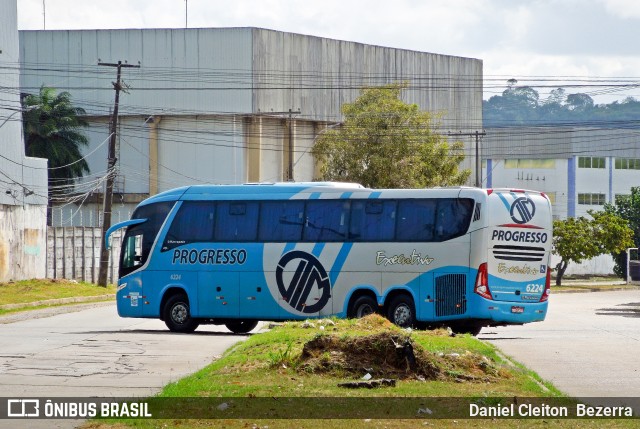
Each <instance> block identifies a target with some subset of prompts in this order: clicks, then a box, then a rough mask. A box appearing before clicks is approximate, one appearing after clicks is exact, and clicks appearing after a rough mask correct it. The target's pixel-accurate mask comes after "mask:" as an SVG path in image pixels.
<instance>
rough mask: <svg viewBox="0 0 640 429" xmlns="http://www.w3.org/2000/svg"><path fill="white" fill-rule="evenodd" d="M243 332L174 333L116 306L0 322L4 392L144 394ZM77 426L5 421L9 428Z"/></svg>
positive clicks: (179, 375)
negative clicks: (123, 313) (128, 316)
mask: <svg viewBox="0 0 640 429" xmlns="http://www.w3.org/2000/svg"><path fill="white" fill-rule="evenodd" d="M5 322H6V320H5ZM245 337H246V336H244V335H234V334H231V333H230V332H229V331H228V330H227V329H226V328H225V327H224V326H202V327H200V328H198V330H197V331H196V332H195V333H193V334H188V335H184V334H173V333H171V332H169V331H168V330H167V328H166V327H165V325H164V323H163V322H161V321H159V320H147V319H124V318H120V317H119V316H118V315H117V312H116V309H115V305H114V304H110V305H106V306H97V307H95V306H94V307H93V308H88V309H84V310H82V311H76V312H73V313H65V314H58V315H54V316H50V317H43V318H36V319H26V320H21V321H16V322H14V323H8V324H6V323H5V324H0V387H1V389H2V393H0V396H2V397H19V398H25V397H30V398H33V397H60V396H77V397H91V396H98V397H125V396H126V397H145V396H149V395H153V394H155V393H157V392H158V391H160V389H161V388H162V387H163V386H165V385H166V384H168V383H170V382H172V381H176V380H178V379H180V378H182V377H184V376H185V375H187V374H191V373H193V372H195V371H197V370H199V369H201V368H203V367H204V366H206V365H207V364H209V363H211V362H212V361H214V360H215V359H216V358H217V357H218V356H220V355H221V354H222V353H223V352H224V351H225V350H226V349H227V348H228V347H230V346H231V345H233V344H234V343H236V342H237V341H240V340H242V339H244V338H245ZM77 424H78V422H77V421H75V422H74V421H71V420H56V421H45V420H40V421H37V422H36V421H26V420H20V421H16V420H13V421H9V420H4V421H3V420H0V427H12V428H20V427H30V428H31V427H74V426H75V425H77ZM34 425H35V426H34Z"/></svg>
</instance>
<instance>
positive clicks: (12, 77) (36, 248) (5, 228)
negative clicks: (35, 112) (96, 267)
mask: <svg viewBox="0 0 640 429" xmlns="http://www.w3.org/2000/svg"><path fill="white" fill-rule="evenodd" d="M0 11H2V13H0V67H2V69H3V71H2V73H0V87H2V88H6V89H8V90H4V91H3V95H2V100H1V101H0V147H2V150H1V151H0V282H5V281H8V280H21V279H26V278H33V277H44V272H45V256H46V247H45V241H44V240H45V236H46V204H47V162H46V160H43V159H36V158H29V157H26V156H25V153H24V143H23V137H22V121H21V119H22V117H21V113H20V112H21V105H20V96H19V94H20V90H19V88H20V86H19V70H18V64H19V61H20V58H19V49H18V30H17V7H16V0H0Z"/></svg>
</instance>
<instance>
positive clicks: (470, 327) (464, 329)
mask: <svg viewBox="0 0 640 429" xmlns="http://www.w3.org/2000/svg"><path fill="white" fill-rule="evenodd" d="M450 328H451V330H452V331H453V332H454V333H456V334H469V335H472V336H474V337H477V336H478V334H480V331H481V330H482V326H479V325H475V324H472V323H462V324H459V325H453V326H450Z"/></svg>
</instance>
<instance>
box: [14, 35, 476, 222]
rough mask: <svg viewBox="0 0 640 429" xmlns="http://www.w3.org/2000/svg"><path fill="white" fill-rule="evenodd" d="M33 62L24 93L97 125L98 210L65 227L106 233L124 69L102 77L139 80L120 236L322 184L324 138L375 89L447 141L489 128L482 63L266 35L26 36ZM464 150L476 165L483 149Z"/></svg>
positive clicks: (128, 103) (91, 152)
mask: <svg viewBox="0 0 640 429" xmlns="http://www.w3.org/2000/svg"><path fill="white" fill-rule="evenodd" d="M20 53H21V55H22V59H23V63H22V74H21V88H22V91H23V92H30V93H31V92H36V91H37V90H38V89H39V87H40V86H41V85H47V86H52V87H55V88H57V89H58V90H60V91H62V90H66V91H69V92H70V93H71V94H72V101H73V102H74V104H76V105H78V106H80V107H83V108H84V109H85V110H86V111H87V113H88V115H89V120H90V123H91V127H90V129H88V135H89V137H90V140H91V144H90V147H89V148H86V149H85V150H84V152H83V153H84V154H85V156H86V157H87V158H86V159H87V161H88V163H89V166H90V168H91V175H90V176H89V177H87V178H86V179H85V180H84V183H83V184H81V185H79V186H77V192H78V193H80V194H81V195H84V196H86V199H83V200H81V201H78V202H77V203H75V204H69V205H66V206H64V207H62V208H58V209H56V210H54V212H53V216H54V218H53V220H54V224H55V225H65V226H69V225H84V226H92V225H99V223H100V218H99V217H100V212H101V210H102V207H101V205H100V202H101V200H102V195H101V194H102V192H103V191H102V186H103V183H102V182H103V180H102V179H103V177H104V175H105V174H106V165H107V164H106V158H107V139H108V136H109V131H108V129H109V115H110V111H111V108H112V106H113V100H114V91H113V87H112V82H113V81H115V69H114V68H113V67H106V66H99V65H98V63H117V62H118V61H122V62H125V61H126V62H127V63H128V64H130V65H139V66H140V68H126V69H123V71H122V78H123V80H124V81H125V82H126V83H127V84H128V85H129V86H130V89H129V91H128V93H127V94H125V93H122V94H121V97H120V106H119V110H120V115H119V117H120V125H119V129H118V147H117V152H118V155H117V158H118V160H117V166H118V177H117V179H116V188H115V190H116V194H115V197H114V203H115V205H114V213H113V216H112V222H117V221H119V220H124V219H127V218H128V217H129V215H130V213H131V210H132V208H133V207H135V204H136V203H137V202H139V201H140V200H142V199H143V198H146V197H147V196H149V195H153V194H156V193H157V192H160V191H164V190H167V189H170V188H173V187H176V186H182V185H188V184H197V183H244V182H262V181H280V180H289V179H293V180H298V181H306V180H311V179H313V178H314V160H313V159H312V156H311V155H310V149H311V147H312V146H313V144H314V141H315V139H316V137H317V136H318V134H319V133H321V132H323V130H325V129H326V128H327V127H331V126H333V125H334V124H337V123H339V122H340V120H341V119H342V115H341V110H340V109H341V106H342V105H343V104H344V103H346V102H351V101H353V100H354V99H355V98H356V97H357V96H358V94H359V91H360V88H362V87H363V86H367V85H369V86H373V85H383V84H387V83H392V82H403V81H406V82H408V84H409V89H407V90H406V91H405V92H404V99H405V101H407V102H410V103H416V104H418V105H419V106H420V109H421V110H426V111H430V112H433V113H434V114H437V115H440V120H439V127H440V130H441V131H443V132H450V133H461V134H463V135H465V134H472V133H474V132H476V131H479V130H481V128H482V61H480V60H477V59H470V58H460V57H453V56H446V55H437V54H430V53H424V52H415V51H407V50H402V49H393V48H386V47H379V46H371V45H365V44H361V43H354V42H345V41H339V40H332V39H325V38H320V37H313V36H306V35H300V34H291V33H284V32H279V31H272V30H265V29H258V28H225V29H217V28H201V29H136V30H78V31H21V32H20ZM460 140H462V141H464V142H465V144H466V146H467V150H466V152H467V154H469V155H471V154H473V152H474V144H475V139H473V138H472V137H470V136H465V137H460ZM463 167H465V168H471V169H473V167H474V164H473V158H472V157H468V158H467V161H465V165H463ZM290 168H292V170H293V175H292V177H289V174H288V172H289V169H290ZM471 177H472V178H473V177H474V174H473V173H472V175H471ZM80 203H82V204H80Z"/></svg>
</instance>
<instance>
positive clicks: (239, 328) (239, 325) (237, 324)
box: [224, 320, 258, 334]
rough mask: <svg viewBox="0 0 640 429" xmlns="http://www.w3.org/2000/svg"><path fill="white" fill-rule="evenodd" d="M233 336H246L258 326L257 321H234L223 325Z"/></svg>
mask: <svg viewBox="0 0 640 429" xmlns="http://www.w3.org/2000/svg"><path fill="white" fill-rule="evenodd" d="M224 326H226V327H227V329H228V330H230V331H231V332H233V333H234V334H246V333H248V332H250V331H251V330H253V328H255V327H256V326H258V321H257V320H235V321H233V322H227V323H225V324H224Z"/></svg>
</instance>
